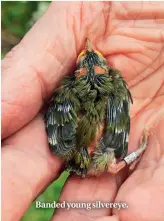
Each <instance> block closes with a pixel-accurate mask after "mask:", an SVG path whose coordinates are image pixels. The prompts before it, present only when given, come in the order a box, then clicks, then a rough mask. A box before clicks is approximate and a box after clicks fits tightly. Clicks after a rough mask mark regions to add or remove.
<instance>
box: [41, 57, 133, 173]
mask: <svg viewBox="0 0 164 221" xmlns="http://www.w3.org/2000/svg"><path fill="white" fill-rule="evenodd" d="M103 62H104V61H103ZM103 65H104V64H103ZM106 69H107V68H106ZM88 71H91V72H92V71H93V69H90V70H88ZM130 101H132V99H131V95H130V92H129V90H128V88H127V85H126V83H125V81H124V80H123V78H122V76H121V74H120V72H119V71H117V70H114V69H110V68H109V73H108V74H102V73H101V74H99V73H97V74H94V73H92V74H90V75H88V74H86V75H83V76H80V77H76V72H75V73H73V74H71V75H70V76H67V77H65V78H64V79H63V81H62V82H61V85H60V87H59V88H58V89H57V90H56V91H55V93H54V96H53V99H52V102H51V104H50V106H49V108H48V111H47V112H46V116H45V121H46V131H47V134H48V141H49V145H50V148H51V150H52V151H53V152H54V153H55V154H57V155H58V156H61V157H64V158H65V160H66V167H67V169H68V170H69V171H73V172H74V173H76V174H78V175H80V176H82V177H84V176H85V175H86V174H87V173H88V171H89V170H93V169H96V170H99V171H104V170H106V169H107V166H108V163H109V161H110V162H112V160H114V159H115V157H116V158H117V159H118V158H121V157H123V156H124V155H126V153H127V149H128V136H129V130H130V117H129V104H130ZM102 122H105V128H104V133H103V136H102V138H101V139H100V142H99V144H98V145H97V146H96V147H95V151H94V152H93V153H92V154H91V155H89V154H88V147H89V145H90V143H91V142H92V141H93V140H94V139H95V136H96V132H97V128H98V126H99V125H100V124H101V123H102Z"/></svg>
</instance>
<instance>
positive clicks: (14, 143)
mask: <svg viewBox="0 0 164 221" xmlns="http://www.w3.org/2000/svg"><path fill="white" fill-rule="evenodd" d="M86 37H88V38H89V39H90V40H91V42H92V44H93V45H95V47H96V49H97V50H99V51H100V52H102V54H103V55H104V56H105V57H106V58H107V60H108V63H109V65H111V66H112V67H114V68H117V69H119V70H120V71H121V72H122V74H123V77H124V78H125V80H126V81H127V83H128V86H129V88H130V91H131V93H132V97H133V100H134V104H133V105H132V107H131V113H130V114H131V133H130V141H129V152H132V151H133V150H135V149H137V148H138V145H139V139H140V136H141V134H142V132H143V130H144V129H145V127H146V129H147V128H148V129H150V136H149V141H148V147H147V150H146V152H145V153H144V155H143V157H142V159H141V161H140V163H139V164H138V166H137V168H136V170H135V171H134V172H133V173H132V174H131V175H130V176H129V177H128V178H127V175H126V171H122V173H120V174H119V175H117V176H112V175H109V174H104V175H103V176H101V177H99V178H96V177H92V178H86V179H81V178H78V177H70V178H69V179H68V181H67V182H66V184H65V186H64V189H63V191H62V194H61V197H60V201H63V200H65V201H72V202H73V201H74V202H76V201H78V202H92V201H93V202H95V201H96V200H100V201H105V202H113V201H116V202H118V201H121V202H126V203H127V204H128V208H127V209H120V210H116V209H113V210H112V209H110V210H109V209H103V208H102V209H92V210H89V211H87V210H83V209H79V210H77V209H72V210H64V209H58V210H57V211H56V213H55V215H54V216H53V217H52V220H54V221H58V220H65V219H67V220H68V221H69V220H71V221H73V220H79V221H81V220H84V219H85V220H97V221H163V217H164V202H163V201H164V176H163V174H164V139H163V130H164V117H162V116H163V114H164V84H163V83H164V51H163V45H164V3H162V2H126V3H125V2H92V3H91V2H72V3H71V2H67V3H66V2H53V3H51V4H50V7H49V8H48V10H47V11H46V13H45V14H44V15H43V16H42V18H41V19H40V20H39V21H38V22H37V23H36V24H35V25H34V26H33V28H32V29H31V30H30V31H29V32H28V33H27V34H26V36H25V37H24V38H23V40H22V41H21V42H20V43H19V44H18V45H17V46H16V47H15V48H13V49H12V50H11V51H10V52H9V53H8V54H7V56H6V57H5V58H4V60H3V61H2V139H3V142H2V177H3V178H2V202H3V203H2V217H3V218H2V220H4V221H10V220H15V221H16V220H19V219H20V218H21V217H22V216H23V214H24V213H25V211H26V210H27V208H28V206H29V205H30V203H31V202H32V200H34V199H35V198H36V197H37V196H38V195H39V194H40V193H41V192H42V191H44V189H45V188H46V187H47V186H48V185H49V184H50V182H52V181H53V180H55V179H57V177H58V176H59V175H60V173H61V170H62V165H63V163H62V162H61V160H59V159H58V158H57V157H56V156H54V155H52V154H51V153H50V151H49V148H48V143H47V136H46V133H45V126H44V121H43V114H41V113H40V109H41V107H42V105H43V104H44V103H45V101H46V100H47V99H48V98H49V97H50V96H51V94H52V92H53V90H54V88H55V87H57V85H58V83H59V82H60V79H61V78H62V77H63V76H64V75H66V74H68V73H69V72H70V71H71V70H73V69H74V68H75V61H76V58H77V55H78V53H79V52H80V51H81V50H82V49H83V47H84V44H85V40H86ZM125 178H127V179H126V180H125ZM118 179H119V180H121V181H120V182H122V181H123V180H125V182H124V183H123V184H122V185H121V184H119V185H118V182H117V180H118ZM113 214H115V215H113Z"/></svg>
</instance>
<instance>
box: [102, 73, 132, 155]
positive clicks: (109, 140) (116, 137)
mask: <svg viewBox="0 0 164 221" xmlns="http://www.w3.org/2000/svg"><path fill="white" fill-rule="evenodd" d="M110 76H112V78H113V86H114V89H115V90H114V91H113V93H112V94H111V95H110V96H109V97H108V102H107V113H106V132H105V135H104V137H103V138H102V139H101V142H100V144H101V145H102V146H103V147H104V148H111V149H113V150H114V153H115V157H116V158H120V157H121V158H123V157H124V156H125V155H126V154H127V151H128V137H129V132H130V117H129V106H130V101H132V98H131V94H130V91H129V90H128V88H127V86H126V83H125V81H124V80H123V78H122V77H121V75H120V73H119V72H118V71H117V70H114V72H112V74H111V73H110Z"/></svg>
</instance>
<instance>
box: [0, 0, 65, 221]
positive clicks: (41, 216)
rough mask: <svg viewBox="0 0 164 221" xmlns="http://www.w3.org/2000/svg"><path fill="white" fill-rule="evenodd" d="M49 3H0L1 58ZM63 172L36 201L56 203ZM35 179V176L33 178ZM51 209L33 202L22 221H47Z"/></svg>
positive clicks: (62, 182)
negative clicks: (0, 26) (43, 207)
mask: <svg viewBox="0 0 164 221" xmlns="http://www.w3.org/2000/svg"><path fill="white" fill-rule="evenodd" d="M49 4H50V2H48V1H47V2H45V1H44V2H43V1H42V2H39V1H38V2H36V1H31V2H30V1H22V2H18V1H17V2H14V1H13V2H12V1H2V3H1V6H2V7H1V24H2V30H1V33H2V34H1V36H2V38H1V41H2V42H1V45H2V48H1V57H2V58H3V57H4V56H5V55H6V53H7V52H8V51H10V50H11V48H12V47H14V46H15V45H16V44H18V43H19V41H20V40H21V39H22V38H23V36H24V35H25V34H26V32H27V31H28V30H29V29H30V28H31V27H32V25H33V24H34V23H35V22H36V21H37V20H38V19H39V18H40V16H41V15H42V14H43V13H44V11H45V10H46V9H47V7H48V6H49ZM68 175H69V174H68V173H67V172H64V173H63V174H62V175H61V176H60V177H59V179H58V180H57V181H56V182H53V183H52V184H51V185H50V186H49V187H48V188H47V189H46V190H45V192H44V193H43V194H41V195H40V196H39V197H38V198H37V199H36V200H39V201H42V202H53V201H57V200H58V198H59V196H60V193H61V190H62V187H63V185H64V183H65V181H66V179H67V177H68ZM34 179H35V176H34ZM53 212H54V210H53V209H36V208H35V202H33V203H32V204H31V205H30V207H29V209H28V211H27V212H26V214H25V215H24V217H23V218H22V221H47V220H49V219H50V217H51V216H52V214H53Z"/></svg>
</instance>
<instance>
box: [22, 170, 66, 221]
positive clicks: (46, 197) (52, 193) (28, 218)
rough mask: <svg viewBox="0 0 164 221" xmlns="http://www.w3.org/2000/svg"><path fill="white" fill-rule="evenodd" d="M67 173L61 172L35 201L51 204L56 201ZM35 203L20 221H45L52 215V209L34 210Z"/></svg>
mask: <svg viewBox="0 0 164 221" xmlns="http://www.w3.org/2000/svg"><path fill="white" fill-rule="evenodd" d="M68 176H69V173H67V172H63V173H62V174H61V176H60V177H59V178H58V180H56V181H55V182H53V183H52V184H51V185H50V186H49V187H48V188H47V189H46V190H45V191H44V193H43V194H41V195H40V196H39V197H38V198H37V199H36V200H35V201H41V202H53V201H58V198H59V196H60V193H61V190H62V187H63V185H64V183H65V181H66V180H67V178H68ZM35 201H34V202H33V203H32V204H31V206H30V207H29V209H28V210H27V212H26V213H25V215H24V217H23V218H22V219H21V221H47V220H49V219H50V218H51V216H52V215H53V213H54V209H43V208H40V209H36V207H35Z"/></svg>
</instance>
